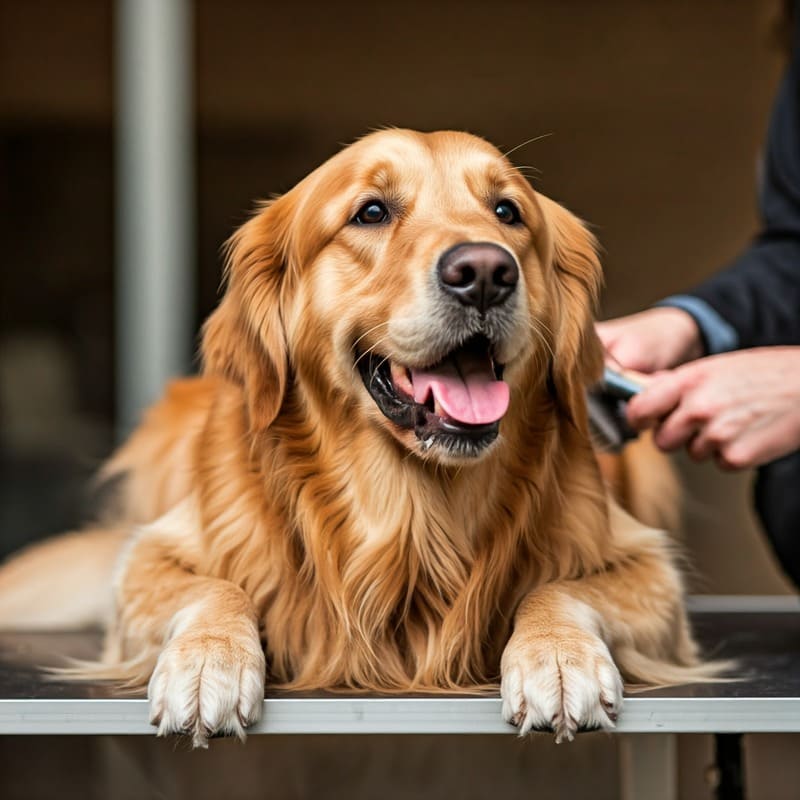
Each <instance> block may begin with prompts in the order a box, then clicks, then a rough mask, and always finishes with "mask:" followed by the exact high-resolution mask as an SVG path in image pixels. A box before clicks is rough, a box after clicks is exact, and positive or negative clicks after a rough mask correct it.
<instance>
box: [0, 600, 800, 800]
mask: <svg viewBox="0 0 800 800" xmlns="http://www.w3.org/2000/svg"><path fill="white" fill-rule="evenodd" d="M690 608H691V610H692V620H693V624H694V628H695V631H696V632H697V635H698V637H699V638H700V640H701V642H702V643H703V646H704V650H705V652H706V653H707V654H708V655H709V656H711V657H715V658H735V659H737V660H738V661H739V663H740V664H741V669H740V670H739V672H738V674H739V675H741V676H742V677H743V680H740V681H738V682H736V683H722V684H710V685H697V686H684V687H677V688H669V689H658V690H654V691H648V692H642V693H638V694H631V695H628V696H626V698H625V704H624V708H623V711H622V713H621V715H620V719H619V723H618V725H617V728H616V733H618V734H636V735H632V736H627V735H626V736H624V737H623V739H622V746H621V748H620V751H621V758H622V763H623V770H622V775H623V782H624V790H625V791H624V796H625V797H629V798H633V797H642V798H647V800H659V799H660V798H664V800H667V799H668V798H674V797H676V794H677V788H676V771H675V764H676V741H675V734H678V733H711V734H718V735H720V734H721V736H718V737H717V746H718V758H722V760H723V761H724V763H719V767H720V773H721V775H722V780H723V783H724V782H725V781H726V780H733V782H734V783H735V781H736V773H737V769H738V764H737V759H738V758H739V740H738V735H740V734H744V733H768V732H770V733H772V732H795V733H798V732H800V600H798V598H796V597H710V596H706V597H696V598H693V600H692V602H691V605H690ZM99 645H100V635H99V634H98V633H96V632H84V633H37V634H32V633H31V634H22V633H14V634H10V633H6V634H0V734H6V735H9V734H72V735H76V734H77V735H80V734H83V735H101V734H148V735H152V734H153V728H152V727H151V726H150V725H149V724H148V721H147V716H148V712H147V701H146V700H145V699H144V697H143V696H141V695H140V696H128V697H124V696H119V695H115V693H114V692H113V691H112V690H111V689H109V688H108V687H107V686H104V685H102V684H69V683H53V682H49V681H47V680H43V679H42V677H41V675H40V674H39V673H38V672H37V670H36V665H48V664H57V663H59V659H58V656H63V655H69V656H73V657H78V658H90V657H93V656H96V654H97V653H98V650H99ZM514 732H515V729H514V728H513V727H511V726H510V725H507V724H506V723H504V722H503V721H502V718H501V716H500V699H499V698H498V697H463V696H458V697H439V696H437V697H424V696H407V697H375V696H353V695H330V694H328V695H324V694H315V695H296V694H278V693H273V692H270V693H269V694H268V696H267V698H266V699H265V700H264V712H263V717H262V719H261V721H260V722H259V723H258V724H257V725H256V726H254V727H253V728H251V729H250V733H251V734H269V733H296V734H325V733H338V734H358V733H364V734H379V733H409V734H431V733H441V734H464V733H498V734H507V735H509V734H510V735H513V734H514ZM639 734H646V735H639ZM727 734H732V736H727ZM731 776H732V777H731ZM720 796H724V797H735V796H736V795H735V794H734V793H731V791H727V792H720Z"/></svg>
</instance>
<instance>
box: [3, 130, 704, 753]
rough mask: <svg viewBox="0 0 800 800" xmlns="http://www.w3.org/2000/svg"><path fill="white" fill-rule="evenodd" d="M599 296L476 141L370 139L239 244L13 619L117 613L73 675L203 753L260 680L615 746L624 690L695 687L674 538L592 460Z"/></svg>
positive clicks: (693, 650) (538, 210)
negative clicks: (477, 704)
mask: <svg viewBox="0 0 800 800" xmlns="http://www.w3.org/2000/svg"><path fill="white" fill-rule="evenodd" d="M600 284H601V267H600V263H599V260H598V255H597V247H596V242H595V239H594V238H593V236H592V235H591V234H590V232H589V231H588V230H587V228H586V227H585V226H584V225H583V224H582V223H581V222H580V221H579V220H578V219H577V218H576V217H575V216H573V215H572V214H571V213H570V212H568V211H567V210H566V209H564V208H563V207H561V206H559V205H557V204H556V203H555V202H553V201H552V200H549V199H548V198H546V197H544V196H543V195H541V194H539V193H537V192H535V191H534V190H533V189H532V187H531V186H530V185H529V183H528V182H527V181H526V180H525V178H524V177H523V176H522V174H521V173H520V172H519V171H518V170H517V169H516V168H515V167H514V166H513V165H512V164H511V162H510V161H509V160H508V159H507V158H506V157H504V156H503V154H502V153H500V152H499V151H498V150H497V149H496V148H495V147H493V146H492V145H490V144H488V143H487V142H485V141H484V140H482V139H480V138H477V137H475V136H472V135H468V134H465V133H457V132H448V131H444V132H434V133H418V132H414V131H410V130H398V129H392V130H383V131H380V132H377V133H372V134H370V135H368V136H366V137H365V138H363V139H361V140H359V141H357V142H356V143H354V144H352V145H350V146H349V147H347V148H345V149H343V150H342V151H341V152H339V153H338V154H337V155H335V156H333V157H332V158H331V159H330V160H328V161H327V162H326V163H324V164H323V165H322V166H321V167H319V168H318V169H316V170H315V171H314V172H312V173H311V174H310V175H308V176H307V177H306V178H305V179H303V180H302V181H300V183H299V184H297V186H295V187H294V188H293V189H291V190H290V191H289V192H287V193H286V194H284V195H283V196H281V197H280V198H278V199H276V200H274V201H271V202H268V203H266V204H264V205H263V206H262V207H260V208H259V210H258V211H257V213H256V214H255V215H254V216H253V217H252V218H251V219H250V220H249V221H248V222H246V223H245V224H244V225H243V226H242V227H241V228H240V229H239V230H238V232H237V233H236V234H235V235H234V236H233V238H232V240H231V241H230V243H229V246H228V249H227V267H226V291H225V293H224V296H223V298H222V300H221V302H220V304H219V306H218V308H217V309H216V310H215V311H214V312H213V313H212V315H211V316H210V318H209V319H208V321H207V322H206V324H205V326H204V328H203V332H202V358H203V369H202V374H201V375H200V376H199V377H196V378H189V379H184V380H179V381H176V382H175V383H173V384H172V385H171V386H170V387H169V389H168V390H167V393H166V395H165V397H164V399H163V400H161V401H160V402H159V403H158V404H157V405H155V406H154V407H153V408H152V409H151V410H150V411H149V412H148V413H147V415H146V417H145V419H144V421H143V422H142V424H141V425H140V427H139V428H138V429H137V430H136V431H135V432H134V433H133V434H132V436H131V437H130V439H129V440H128V441H127V443H125V444H124V445H123V446H122V448H121V449H120V450H119V452H118V453H117V454H116V455H114V456H113V457H112V459H111V460H110V462H109V463H108V465H107V466H106V467H105V469H104V476H105V477H106V478H117V479H119V481H120V482H121V484H120V499H119V509H118V512H117V516H116V518H115V519H114V521H113V524H111V525H106V526H100V527H99V528H98V529H96V530H94V531H89V532H84V533H79V534H73V535H71V536H68V537H66V538H63V539H61V540H54V541H53V542H50V543H46V544H44V545H43V546H40V547H37V548H33V549H32V550H31V551H29V552H28V553H23V554H22V555H21V556H19V557H17V558H16V559H12V561H11V562H10V563H8V564H7V565H6V566H5V567H4V568H3V570H2V571H0V598H2V600H1V601H0V624H2V626H4V627H9V626H11V627H17V628H24V627H27V628H35V627H39V628H41V627H47V626H51V627H52V626H55V627H64V626H75V625H79V624H83V623H91V622H95V621H96V620H97V619H98V618H99V617H100V616H102V615H103V614H105V613H108V614H109V616H108V618H107V620H106V622H107V634H106V643H105V648H104V653H103V657H102V663H101V664H100V665H98V666H96V667H94V668H91V667H89V668H87V672H86V673H85V674H86V675H88V676H89V677H92V676H93V677H99V678H106V679H112V680H117V681H125V682H127V684H128V685H132V686H144V685H147V686H148V696H149V699H150V707H151V719H152V722H153V724H154V725H156V726H157V729H158V733H159V734H161V735H165V734H170V733H188V734H189V735H191V736H192V738H193V741H194V743H195V745H199V746H203V745H205V744H206V741H207V738H208V737H209V736H211V735H215V734H234V735H238V736H244V731H245V729H246V727H247V726H248V725H250V724H252V723H253V722H255V721H256V719H257V718H258V716H259V713H260V710H261V707H262V700H263V697H264V686H265V676H266V675H268V676H269V681H270V683H271V684H272V685H276V686H280V687H283V688H287V689H300V690H311V689H337V690H338V689H343V690H351V691H373V692H380V693H400V692H412V691H413V692H442V691H446V692H465V691H466V692H474V691H483V690H486V689H487V688H488V689H490V688H492V687H495V688H496V687H497V685H498V684H499V685H500V691H501V695H502V714H503V717H504V718H505V719H506V720H507V721H508V722H510V723H512V724H514V725H516V726H518V728H519V731H520V732H521V733H526V732H528V731H530V730H532V729H544V728H546V729H552V730H553V731H554V732H555V735H556V738H557V740H558V741H561V740H565V739H567V740H569V739H572V738H573V736H574V734H575V732H576V730H578V729H579V728H595V727H600V728H612V727H613V726H614V722H615V720H616V718H617V715H618V713H619V712H620V709H621V705H622V692H623V680H622V676H623V675H624V677H625V678H626V679H627V680H629V681H635V682H641V683H645V684H654V683H675V682H687V681H691V680H697V679H704V678H707V677H708V676H709V675H711V674H712V672H713V669H712V666H710V665H708V664H704V663H702V661H701V660H700V657H699V654H698V648H697V647H696V645H695V643H694V641H693V639H692V636H691V632H690V628H689V625H688V623H687V616H686V612H685V609H684V604H683V585H682V580H681V575H680V573H679V570H678V569H677V567H676V563H675V555H674V553H673V548H672V546H671V544H670V542H669V540H668V537H667V535H666V534H665V533H664V532H662V531H660V530H657V529H655V528H652V527H649V526H647V525H645V524H643V523H642V522H639V521H637V520H636V519H634V518H633V517H632V516H630V515H629V514H627V513H626V512H625V511H623V510H622V508H621V507H620V506H619V505H618V504H617V503H616V502H615V501H614V499H613V498H612V497H611V495H610V493H609V490H608V488H607V486H606V483H605V482H604V480H603V476H602V474H601V470H600V468H599V466H598V459H597V457H596V455H595V452H594V451H593V448H592V443H591V441H590V436H589V431H588V425H587V414H586V400H585V392H586V388H587V386H589V385H591V384H592V383H593V382H594V381H596V380H597V378H598V377H599V374H600V371H601V368H602V361H603V356H602V352H601V348H600V345H599V342H598V339H597V337H596V335H595V333H594V328H593V310H594V306H595V303H596V299H597V295H598V291H599V288H600ZM617 467H618V464H616V465H612V466H611V467H610V469H611V468H613V469H617ZM631 505H635V504H634V503H632V502H631ZM112 562H114V563H116V567H115V571H114V578H113V602H112V603H111V604H110V606H109V605H108V604H107V603H106V591H107V590H106V589H105V588H104V587H105V584H104V582H103V581H102V580H99V579H95V578H91V579H90V575H100V574H103V575H105V574H106V572H107V571H108V569H109V565H110V564H111V563H112ZM67 564H70V565H72V564H75V565H76V567H77V568H78V570H79V572H80V571H81V570H83V572H82V573H81V575H82V577H81V580H80V584H81V587H82V588H79V587H78V586H73V587H72V588H71V589H70V588H68V587H67V586H66V585H65V583H64V582H65V581H68V580H69V578H67V577H65V573H67V572H68V571H69V570H70V569H71V566H70V567H67V566H66V565H67ZM108 585H112V582H111V580H110V578H109V584H108ZM107 608H110V611H108V612H106V609H107Z"/></svg>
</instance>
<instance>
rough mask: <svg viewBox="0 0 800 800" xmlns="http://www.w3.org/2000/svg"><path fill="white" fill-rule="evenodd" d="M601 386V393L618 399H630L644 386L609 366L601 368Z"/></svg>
mask: <svg viewBox="0 0 800 800" xmlns="http://www.w3.org/2000/svg"><path fill="white" fill-rule="evenodd" d="M601 387H602V388H601V391H602V392H603V393H605V394H607V395H610V396H611V397H616V398H618V399H620V400H630V399H631V397H633V396H634V395H636V394H639V392H641V391H642V389H643V388H644V387H643V386H642V385H641V384H639V383H636V381H634V380H631V378H628V377H627V376H626V375H623V374H622V373H621V372H617V371H616V370H613V369H611V368H610V367H606V368H605V369H604V370H603V380H602V384H601Z"/></svg>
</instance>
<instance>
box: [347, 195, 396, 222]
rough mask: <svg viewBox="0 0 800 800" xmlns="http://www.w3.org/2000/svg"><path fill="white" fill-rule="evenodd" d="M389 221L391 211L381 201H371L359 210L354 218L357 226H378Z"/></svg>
mask: <svg viewBox="0 0 800 800" xmlns="http://www.w3.org/2000/svg"><path fill="white" fill-rule="evenodd" d="M388 219H389V209H388V208H386V206H385V205H384V204H383V203H381V202H380V200H370V201H369V202H367V203H364V205H363V206H361V208H359V209H358V211H357V212H356V215H355V216H354V217H353V220H352V221H353V222H354V223H355V224H356V225H377V224H378V223H381V222H386V220H388Z"/></svg>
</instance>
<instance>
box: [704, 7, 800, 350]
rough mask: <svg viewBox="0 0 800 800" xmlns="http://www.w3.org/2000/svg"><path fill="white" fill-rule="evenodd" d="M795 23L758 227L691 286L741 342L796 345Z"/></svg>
mask: <svg viewBox="0 0 800 800" xmlns="http://www.w3.org/2000/svg"><path fill="white" fill-rule="evenodd" d="M796 17H800V15H796ZM799 23H800V19H796V20H795V37H794V49H793V55H792V60H791V64H790V66H789V69H788V70H787V73H786V75H785V76H784V79H783V82H782V83H781V86H780V89H779V91H778V96H777V98H776V101H775V105H774V108H773V112H772V119H771V122H770V127H769V134H768V139H767V146H766V153H765V157H764V164H763V169H762V176H761V181H760V183H761V186H760V192H759V206H760V210H761V216H762V220H763V228H762V231H761V233H760V234H759V235H758V237H757V238H756V240H755V241H754V242H753V243H752V245H751V246H750V247H749V248H748V249H747V250H745V251H744V252H743V253H742V254H741V255H740V256H739V257H738V258H737V259H736V260H735V261H734V262H733V263H732V264H731V265H730V266H729V267H727V268H726V269H724V270H722V271H721V272H719V273H717V274H716V275H714V276H713V277H712V278H710V279H709V280H707V281H706V282H705V283H703V284H701V285H700V286H698V287H696V288H695V289H693V290H692V291H690V292H688V294H690V295H692V296H694V297H696V298H698V299H700V300H703V301H704V302H706V303H707V304H708V305H709V306H711V307H712V308H713V309H714V310H715V311H716V312H717V313H718V314H719V315H720V316H721V317H722V318H723V319H724V320H725V321H726V322H727V323H728V324H729V325H730V326H731V327H732V328H733V329H734V330H735V331H736V334H737V335H738V343H737V346H738V348H745V347H761V346H765V345H800V24H799Z"/></svg>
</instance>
